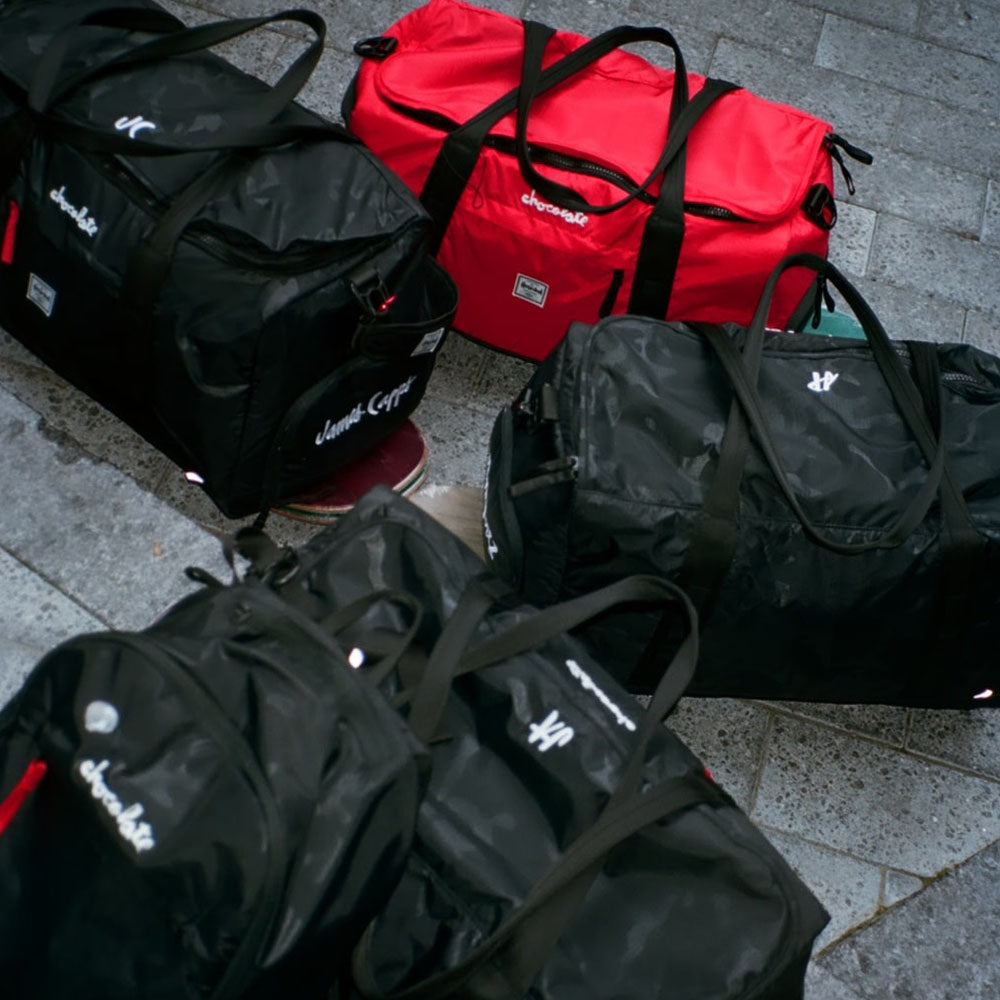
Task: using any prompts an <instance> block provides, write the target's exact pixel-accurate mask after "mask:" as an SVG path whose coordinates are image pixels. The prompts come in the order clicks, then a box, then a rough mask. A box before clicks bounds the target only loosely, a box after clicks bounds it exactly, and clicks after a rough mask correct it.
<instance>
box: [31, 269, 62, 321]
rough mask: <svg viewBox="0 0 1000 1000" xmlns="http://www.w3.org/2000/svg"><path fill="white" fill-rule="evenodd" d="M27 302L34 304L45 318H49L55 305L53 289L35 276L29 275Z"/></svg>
mask: <svg viewBox="0 0 1000 1000" xmlns="http://www.w3.org/2000/svg"><path fill="white" fill-rule="evenodd" d="M28 301H29V302H34V303H35V305H36V306H38V308H39V309H41V310H42V312H43V313H45V315H46V316H51V315H52V310H53V309H54V308H55V305H56V292H55V289H54V288H53V287H52V286H51V285H47V284H46V283H45V282H44V281H42V279H41V278H39V277H38V275H37V274H29V275H28Z"/></svg>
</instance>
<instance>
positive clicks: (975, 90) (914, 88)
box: [816, 14, 1000, 115]
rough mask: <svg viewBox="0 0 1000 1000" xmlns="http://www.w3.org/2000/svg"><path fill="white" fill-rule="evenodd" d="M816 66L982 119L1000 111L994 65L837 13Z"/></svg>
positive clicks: (830, 18)
mask: <svg viewBox="0 0 1000 1000" xmlns="http://www.w3.org/2000/svg"><path fill="white" fill-rule="evenodd" d="M816 65H817V66H821V67H824V68H825V69H832V70H837V71H838V72H841V73H847V74H849V75H850V76H855V77H858V78H860V79H862V80H870V81H873V82H877V83H879V84H880V85H881V86H882V88H883V89H884V88H886V87H891V88H893V89H895V90H900V91H903V92H904V93H907V94H926V95H929V96H930V97H932V98H936V99H938V100H942V101H947V102H948V103H949V104H955V105H957V106H958V107H960V108H969V109H970V110H973V111H981V112H983V113H984V114H986V115H991V114H995V113H996V109H997V107H1000V76H998V75H997V72H996V63H995V62H993V61H991V60H987V59H982V58H980V57H979V56H972V55H968V54H966V53H964V52H957V51H956V50H955V49H951V48H946V47H945V46H943V45H935V44H933V43H931V42H924V41H920V40H918V39H916V38H911V37H910V36H908V35H902V34H899V33H897V32H893V31H887V30H885V29H883V28H875V27H872V26H871V25H867V24H863V23H861V22H860V21H852V20H849V19H848V18H845V17H839V16H837V15H835V14H830V15H828V16H827V18H826V21H825V22H824V24H823V33H822V35H821V36H820V40H819V48H818V49H817V52H816Z"/></svg>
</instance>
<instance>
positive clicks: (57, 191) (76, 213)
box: [49, 184, 98, 239]
mask: <svg viewBox="0 0 1000 1000" xmlns="http://www.w3.org/2000/svg"><path fill="white" fill-rule="evenodd" d="M49 197H50V198H51V199H52V200H53V201H54V202H55V203H56V204H57V205H58V206H59V207H60V208H61V209H62V210H63V211H64V212H65V213H66V214H67V215H68V216H69V217H70V218H71V219H72V220H73V221H74V222H75V223H76V228H77V229H79V230H81V231H82V232H84V233H86V234H87V235H88V236H89V237H90V238H91V239H93V238H94V237H95V236H96V235H97V232H98V226H97V222H96V220H95V219H94V217H93V216H92V215H88V214H87V206H86V205H84V206H83V208H77V207H76V206H75V205H73V204H72V203H71V202H69V201H67V199H66V185H65V184H63V185H62V187H59V188H53V189H52V190H51V191H50V192H49Z"/></svg>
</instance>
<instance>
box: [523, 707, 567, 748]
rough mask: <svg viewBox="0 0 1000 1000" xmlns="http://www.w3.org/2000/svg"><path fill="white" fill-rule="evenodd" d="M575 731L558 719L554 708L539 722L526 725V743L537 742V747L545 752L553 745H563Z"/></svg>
mask: <svg viewBox="0 0 1000 1000" xmlns="http://www.w3.org/2000/svg"><path fill="white" fill-rule="evenodd" d="M574 735H575V733H574V732H573V727H572V726H567V725H566V723H565V722H560V721H559V713H558V712H557V711H555V710H554V709H553V710H552V711H551V712H549V714H548V715H546V716H545V718H544V720H543V721H541V722H532V723H531V725H530V726H529V727H528V743H529V744H534V743H537V744H538V749H539V750H540V751H541V752H542V753H545V752H546V751H547V750H551V749H552V748H553V747H564V746H566V744H567V743H569V742H570V740H572V739H573V737H574Z"/></svg>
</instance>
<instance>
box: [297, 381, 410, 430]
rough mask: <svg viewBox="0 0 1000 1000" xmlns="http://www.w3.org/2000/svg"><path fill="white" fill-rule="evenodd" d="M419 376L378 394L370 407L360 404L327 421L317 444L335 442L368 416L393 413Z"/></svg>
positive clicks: (370, 401)
mask: <svg viewBox="0 0 1000 1000" xmlns="http://www.w3.org/2000/svg"><path fill="white" fill-rule="evenodd" d="M416 380H417V376H416V375H411V376H410V377H409V378H408V379H407V380H406V381H405V382H402V383H400V384H399V385H397V386H396V388H395V389H390V390H389V392H382V391H379V392H376V393H375V395H373V396H372V397H371V399H369V400H368V405H367V406H365V405H364V403H358V405H357V406H355V407H354V409H353V410H350V411H348V413H347V414H346V415H345V416H343V417H341V418H340V419H339V420H327V422H326V425H325V426H324V427H323V430H321V431H320V432H319V434H317V435H316V444H317V445H321V444H324V443H325V442H327V441H334V440H336V439H337V438H339V437H340V436H341V434H343V433H345V432H346V431H348V430H350V429H351V428H352V427H353V426H354V425H355V424H359V423H361V421H362V420H363V419H364V418H365V417H366V416H372V417H377V416H378V415H379V414H381V413H391V412H392V411H393V410H395V409H396V407H397V406H399V404H400V401H401V400H402V398H403V397H404V396H405V395H406V394H407V393H408V392H409V391H410V390H411V389H412V388H413V383H414V382H416Z"/></svg>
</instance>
